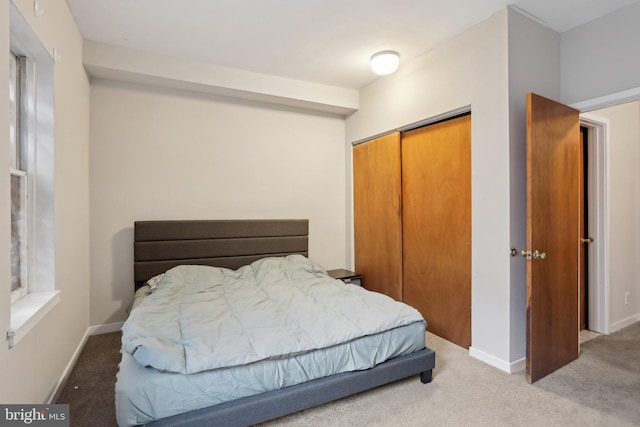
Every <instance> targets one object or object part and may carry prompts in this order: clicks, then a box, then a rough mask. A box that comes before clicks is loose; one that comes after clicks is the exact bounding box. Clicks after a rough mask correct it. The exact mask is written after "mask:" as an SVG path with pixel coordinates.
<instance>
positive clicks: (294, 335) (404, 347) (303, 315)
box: [116, 255, 426, 427]
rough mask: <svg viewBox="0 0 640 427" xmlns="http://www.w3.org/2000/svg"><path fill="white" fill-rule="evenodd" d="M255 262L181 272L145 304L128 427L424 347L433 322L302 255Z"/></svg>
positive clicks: (133, 359)
mask: <svg viewBox="0 0 640 427" xmlns="http://www.w3.org/2000/svg"><path fill="white" fill-rule="evenodd" d="M254 264H255V265H254ZM254 264H252V265H251V266H247V268H246V269H245V268H244V267H243V268H241V269H239V270H238V272H231V271H227V270H224V269H218V270H202V269H201V268H200V267H198V268H196V266H189V267H184V268H183V267H177V270H170V271H169V272H167V274H166V277H165V278H164V279H163V280H162V281H161V282H160V284H159V285H158V288H162V289H160V290H158V291H157V292H155V293H153V294H152V295H151V297H149V298H145V299H144V300H143V301H142V302H139V303H137V307H136V308H135V309H134V310H133V311H132V313H131V317H130V318H129V319H128V320H127V322H126V323H125V326H124V327H123V351H122V361H121V363H120V371H119V372H118V376H117V382H116V412H117V420H118V424H119V425H120V426H121V427H124V426H132V425H137V424H143V423H147V422H151V421H153V420H156V419H161V418H165V417H169V416H172V415H176V414H180V413H184V412H188V411H191V410H195V409H200V408H204V407H209V406H213V405H217V404H220V403H223V402H227V401H231V400H234V399H238V398H242V397H246V396H252V395H256V394H259V393H262V392H265V391H270V390H274V389H279V388H283V387H288V386H291V385H295V384H299V383H302V382H306V381H310V380H313V379H317V378H322V377H325V376H328V375H334V374H337V373H341V372H348V371H355V370H364V369H369V368H371V367H374V366H376V365H377V364H380V363H382V362H384V361H386V360H388V359H390V358H393V357H396V356H400V355H404V354H409V353H413V352H415V351H419V350H421V349H423V348H424V347H425V335H424V334H425V328H426V323H425V321H424V320H423V319H422V316H420V315H419V313H417V311H415V310H414V309H412V308H410V307H408V306H406V305H404V304H402V303H398V302H396V301H393V300H391V299H390V298H388V297H386V296H383V295H380V294H375V293H373V292H368V291H366V290H363V289H362V288H360V287H357V286H354V285H348V284H344V283H342V282H340V281H336V280H334V279H331V278H329V277H328V276H327V275H326V273H325V272H324V271H323V270H322V269H321V268H319V266H317V265H315V264H313V263H311V262H310V261H309V260H307V259H306V258H304V257H301V256H299V255H294V256H290V257H286V259H277V260H266V261H262V260H261V261H259V262H257V263H254ZM202 268H205V269H212V268H213V267H202ZM236 276H238V277H236ZM238 279H241V280H240V281H238ZM183 282H184V283H186V285H183V284H182V283H183ZM203 283H204V284H205V285H203ZM176 284H178V285H176ZM231 290H232V291H233V292H232V291H231ZM167 295H168V296H167ZM152 300H156V301H152ZM172 301H179V303H178V304H177V305H176V304H173V302H172ZM202 301H207V305H203V303H202ZM163 304H165V305H166V306H165V305H163ZM210 304H213V305H210ZM220 304H222V305H220ZM318 307H320V308H318ZM247 308H250V310H248V314H245V313H243V312H244V311H245V309H247ZM256 308H259V309H258V310H257V312H258V315H256ZM390 313H393V315H391V314H390ZM183 316H185V318H183ZM167 319H168V320H167ZM194 319H196V320H197V321H194ZM232 329H233V330H235V329H237V331H235V335H237V340H236V338H230V335H229V334H228V331H229V330H232ZM212 330H215V331H218V333H217V334H216V335H215V336H214V335H211V334H210V333H209V332H207V331H212ZM172 354H173V355H178V356H176V357H173V356H171V357H169V355H172ZM180 355H183V356H184V357H183V358H182V359H181V357H180Z"/></svg>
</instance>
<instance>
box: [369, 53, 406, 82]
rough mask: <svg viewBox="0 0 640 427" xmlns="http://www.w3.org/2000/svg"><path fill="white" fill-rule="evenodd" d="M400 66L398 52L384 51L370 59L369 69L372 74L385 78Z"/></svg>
mask: <svg viewBox="0 0 640 427" xmlns="http://www.w3.org/2000/svg"><path fill="white" fill-rule="evenodd" d="M399 65H400V56H399V55H398V52H394V51H391V50H385V51H383V52H378V53H376V54H374V55H373V56H372V57H371V69H372V70H373V72H374V73H376V74H378V75H381V76H386V75H387V74H391V73H394V72H395V71H396V70H397V69H398V66H399Z"/></svg>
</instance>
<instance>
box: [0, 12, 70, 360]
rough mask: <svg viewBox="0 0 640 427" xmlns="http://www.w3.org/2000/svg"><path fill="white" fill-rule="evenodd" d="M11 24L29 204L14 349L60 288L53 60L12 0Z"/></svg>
mask: <svg viewBox="0 0 640 427" xmlns="http://www.w3.org/2000/svg"><path fill="white" fill-rule="evenodd" d="M9 24H10V44H9V50H10V51H11V52H13V53H14V54H15V55H16V56H24V57H25V58H26V59H25V60H24V63H25V66H24V67H23V68H22V69H21V76H22V77H23V78H24V80H23V86H24V87H23V89H24V90H23V91H22V93H21V94H20V99H21V101H22V102H23V104H22V111H21V118H22V119H23V120H22V122H21V126H20V130H19V132H20V135H21V136H22V137H23V138H25V139H24V143H23V145H22V147H23V148H24V150H23V152H22V153H21V154H20V159H21V160H20V161H21V162H23V164H22V165H21V167H20V168H21V169H23V170H25V169H26V172H27V179H25V184H24V185H25V186H26V189H27V191H26V193H27V201H26V206H27V209H28V219H27V233H28V244H27V246H26V251H27V259H28V267H27V272H26V274H27V277H28V286H27V294H26V295H25V296H23V297H22V298H20V299H18V300H17V301H15V302H12V304H11V320H10V327H9V329H8V330H7V333H6V338H7V343H8V346H9V348H12V347H14V346H15V345H16V344H17V343H18V342H19V341H21V340H22V338H24V337H25V336H26V335H27V334H28V333H29V331H30V330H31V329H33V328H34V327H35V326H36V325H37V324H38V323H39V322H41V321H43V320H44V319H45V316H46V315H47V313H48V312H50V311H51V310H52V309H53V308H54V307H55V306H56V305H57V304H58V302H59V301H60V293H61V291H60V290H59V289H56V274H55V211H54V209H55V198H54V189H55V182H54V179H55V174H54V167H55V164H54V163H55V93H54V92H55V74H54V69H55V60H54V58H53V57H52V55H51V53H50V51H49V50H48V49H47V48H46V47H45V46H44V45H43V44H42V42H41V41H40V39H39V38H38V36H37V35H36V34H35V33H34V31H33V30H32V29H31V27H30V25H29V24H28V22H27V21H26V20H25V18H24V17H23V16H22V14H21V13H20V11H19V10H18V8H17V7H16V6H15V5H14V4H13V2H9ZM16 158H17V156H16ZM5 179H7V178H5ZM36 206H37V209H36ZM5 295H6V294H5Z"/></svg>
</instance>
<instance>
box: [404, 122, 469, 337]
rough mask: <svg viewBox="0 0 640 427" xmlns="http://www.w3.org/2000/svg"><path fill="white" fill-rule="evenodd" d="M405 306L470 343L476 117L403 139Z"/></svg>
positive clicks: (434, 328)
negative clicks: (472, 175) (472, 197)
mask: <svg viewBox="0 0 640 427" xmlns="http://www.w3.org/2000/svg"><path fill="white" fill-rule="evenodd" d="M402 203H403V205H402V212H403V227H404V230H403V234H404V243H403V263H404V268H403V280H404V302H406V303H407V304H409V305H411V306H413V307H415V308H417V309H418V310H419V311H420V312H421V313H422V315H423V316H424V318H425V319H426V320H427V329H428V330H429V331H430V332H432V333H434V334H436V335H438V336H441V337H443V338H445V339H447V340H449V341H451V342H453V343H455V344H458V345H460V346H462V347H465V348H468V347H469V346H470V345H471V116H470V115H466V116H462V117H458V118H455V119H451V120H447V121H444V122H440V123H436V124H433V125H429V126H425V127H422V128H419V129H415V130H412V131H409V132H405V133H403V134H402Z"/></svg>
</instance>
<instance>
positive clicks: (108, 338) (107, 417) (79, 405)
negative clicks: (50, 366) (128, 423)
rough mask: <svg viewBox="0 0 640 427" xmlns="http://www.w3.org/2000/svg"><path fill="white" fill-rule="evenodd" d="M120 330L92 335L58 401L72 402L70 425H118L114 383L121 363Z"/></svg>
mask: <svg viewBox="0 0 640 427" xmlns="http://www.w3.org/2000/svg"><path fill="white" fill-rule="evenodd" d="M120 337H121V334H120V332H114V333H111V334H103V335H95V336H91V337H89V339H88V340H87V343H86V344H85V346H84V349H83V350H82V353H81V354H80V357H79V358H78V361H77V362H76V365H75V366H74V368H73V370H72V371H71V374H70V375H69V379H68V380H67V383H66V384H65V387H64V388H63V390H62V393H61V394H60V396H59V397H58V400H57V402H56V403H68V404H69V412H70V419H71V420H70V424H71V426H74V427H75V426H77V427H85V426H87V427H89V426H92V427H94V426H95V427H112V426H116V425H117V424H116V410H115V403H114V386H115V383H116V374H117V373H118V363H120Z"/></svg>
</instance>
